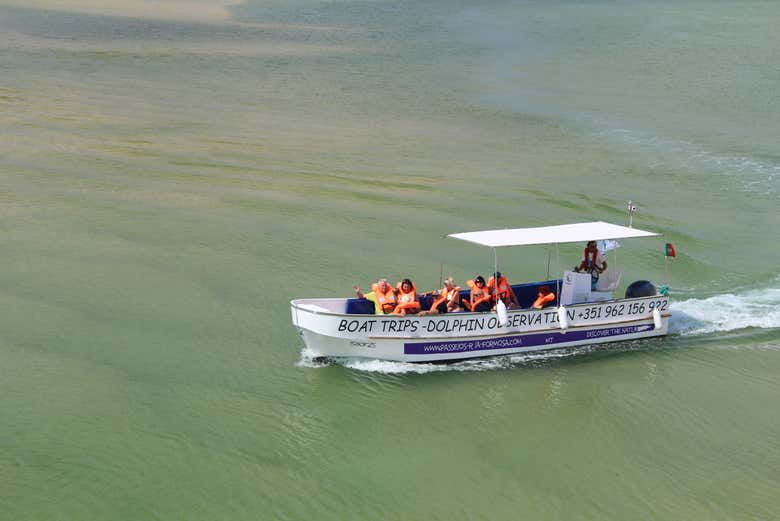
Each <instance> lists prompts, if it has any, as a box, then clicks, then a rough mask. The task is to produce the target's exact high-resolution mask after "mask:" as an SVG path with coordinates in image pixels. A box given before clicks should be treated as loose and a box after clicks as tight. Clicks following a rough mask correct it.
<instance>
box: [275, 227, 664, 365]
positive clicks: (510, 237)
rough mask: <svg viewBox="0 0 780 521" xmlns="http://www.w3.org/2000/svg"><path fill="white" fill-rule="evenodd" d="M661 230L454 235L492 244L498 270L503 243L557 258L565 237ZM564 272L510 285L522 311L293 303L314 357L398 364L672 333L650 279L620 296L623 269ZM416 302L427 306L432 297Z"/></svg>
mask: <svg viewBox="0 0 780 521" xmlns="http://www.w3.org/2000/svg"><path fill="white" fill-rule="evenodd" d="M659 235H660V234H658V233H653V232H649V231H645V230H639V229H637V228H633V227H632V226H631V225H629V226H621V225H617V224H611V223H607V222H602V221H597V222H584V223H573V224H564V225H555V226H543V227H535V228H515V229H503V230H485V231H476V232H466V233H455V234H450V235H448V237H450V238H453V239H459V240H463V241H467V242H469V243H473V244H477V245H480V246H484V247H489V248H492V249H493V253H494V259H495V264H494V271H497V268H498V255H497V252H496V249H497V248H503V247H510V246H531V245H554V247H555V252H556V258H558V246H559V245H560V244H567V243H578V242H588V241H616V240H618V239H629V238H639V237H657V236H659ZM550 251H551V250H550ZM558 273H561V276H560V278H556V279H551V280H545V281H539V282H532V283H527V284H517V285H513V286H512V289H513V291H514V292H515V295H517V297H518V299H519V301H520V304H521V309H506V307H505V306H503V304H502V303H500V301H499V304H498V305H497V306H496V308H497V309H496V310H494V311H488V312H481V313H474V312H468V311H464V312H457V313H446V314H434V315H427V316H421V315H406V316H400V315H378V314H375V313H374V304H373V302H371V301H369V300H366V299H360V298H304V299H295V300H292V301H291V302H290V306H291V314H292V323H293V325H294V326H295V328H296V329H297V331H298V334H299V335H300V337H301V338H302V339H303V342H304V344H305V345H306V347H307V348H308V349H309V351H310V353H311V354H312V356H313V357H315V358H320V357H321V358H335V359H339V358H370V359H379V360H391V361H399V362H446V361H455V360H464V359H468V358H478V357H489V356H502V355H511V354H517V353H526V352H533V351H543V350H548V349H561V348H568V347H574V346H582V345H589V344H602V343H606V342H621V341H626V340H635V339H640V338H648V337H656V336H662V335H666V334H667V331H668V326H669V319H670V317H671V312H670V310H669V297H668V295H667V291H664V290H662V291H661V292H659V291H658V290H657V289H656V287H655V286H654V285H653V284H651V283H650V282H648V281H635V282H634V283H632V284H630V285H629V286H628V288H627V290H626V296H625V297H624V298H614V295H613V293H614V291H615V289H616V288H617V285H618V282H619V279H620V272H619V271H617V270H612V271H610V270H609V269H607V270H606V271H605V272H604V274H603V276H602V277H601V278H600V279H599V280H598V283H597V284H596V286H595V288H594V287H593V286H592V284H591V275H590V274H587V273H577V272H575V271H563V272H562V271H561V270H560V266H559V269H558ZM606 275H609V276H606ZM543 285H544V286H548V287H549V288H555V300H554V301H552V302H550V305H549V306H548V307H545V308H542V309H530V308H531V303H532V302H533V300H534V299H535V298H536V296H537V292H538V290H539V288H540V287H541V286H543ZM664 289H665V288H664ZM467 293H468V292H467V291H464V292H461V295H462V296H466V295H467ZM466 298H467V297H466ZM420 300H421V304H422V308H423V309H426V305H427V306H430V304H431V303H430V301H428V302H425V300H424V299H423V298H421V299H420Z"/></svg>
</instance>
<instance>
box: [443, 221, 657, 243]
mask: <svg viewBox="0 0 780 521" xmlns="http://www.w3.org/2000/svg"><path fill="white" fill-rule="evenodd" d="M657 235H660V234H659V233H653V232H646V231H644V230H638V229H636V228H629V227H627V226H618V225H617V224H610V223H605V222H602V221H597V222H592V223H575V224H561V225H559V226H541V227H539V228H515V229H512V230H487V231H483V232H466V233H452V234H450V235H448V237H452V238H453V239H460V240H462V241H468V242H473V243H474V244H479V245H481V246H490V247H491V248H497V247H499V246H528V245H531V244H563V243H567V242H587V241H601V240H604V239H627V238H629V237H653V236H657Z"/></svg>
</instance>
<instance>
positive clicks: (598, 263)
mask: <svg viewBox="0 0 780 521" xmlns="http://www.w3.org/2000/svg"><path fill="white" fill-rule="evenodd" d="M582 257H583V258H582V262H580V265H579V266H577V267H576V268H574V271H576V272H577V273H580V272H585V273H590V289H596V284H597V283H598V281H599V275H600V274H602V273H604V271H605V270H606V269H607V259H606V258H605V257H604V254H603V253H601V252H600V251H599V249H598V247H597V246H596V241H589V242H588V245H587V246H586V247H585V251H583V253H582Z"/></svg>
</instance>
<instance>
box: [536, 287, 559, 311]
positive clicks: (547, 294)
mask: <svg viewBox="0 0 780 521" xmlns="http://www.w3.org/2000/svg"><path fill="white" fill-rule="evenodd" d="M553 300H555V293H553V292H552V291H550V287H549V286H542V287H540V288H539V295H538V298H537V299H536V300H535V301H534V305H533V306H532V307H533V308H534V309H542V308H543V307H545V306H546V305H548V304H549V303H550V302H552V301H553Z"/></svg>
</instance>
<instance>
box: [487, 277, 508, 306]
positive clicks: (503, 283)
mask: <svg viewBox="0 0 780 521" xmlns="http://www.w3.org/2000/svg"><path fill="white" fill-rule="evenodd" d="M487 285H488V287H489V288H490V289H491V290H493V292H494V293H495V294H496V295H497V296H498V298H500V299H501V300H503V301H504V302H506V301H507V299H509V298H510V296H509V292H510V291H512V288H511V287H510V286H509V282H507V280H506V277H504V276H503V275H501V278H500V279H498V292H496V281H495V279H494V278H493V277H492V276H491V277H490V278H489V279H488V283H487Z"/></svg>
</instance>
